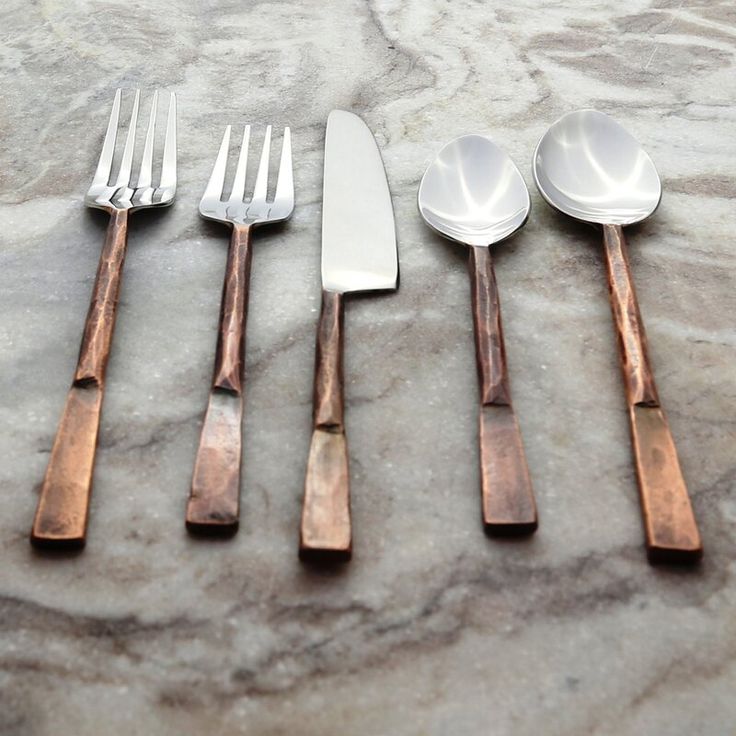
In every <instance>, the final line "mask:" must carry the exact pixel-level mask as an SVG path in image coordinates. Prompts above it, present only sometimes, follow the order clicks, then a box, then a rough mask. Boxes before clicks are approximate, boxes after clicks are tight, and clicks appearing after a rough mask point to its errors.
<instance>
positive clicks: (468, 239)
mask: <svg viewBox="0 0 736 736" xmlns="http://www.w3.org/2000/svg"><path fill="white" fill-rule="evenodd" d="M418 203H419V211H420V213H421V215H422V217H423V218H424V220H425V221H426V222H427V224H428V225H429V226H430V227H431V228H432V229H434V230H436V231H437V232H439V233H440V234H441V235H444V236H445V237H447V238H450V239H451V240H456V241H458V242H460V243H465V244H466V245H490V244H492V243H497V242H499V241H500V240H503V239H504V238H508V237H509V236H510V235H512V234H513V233H514V232H516V231H517V230H518V229H519V228H520V227H521V226H522V225H523V224H524V223H525V222H526V220H527V218H528V217H529V208H530V200H529V192H528V190H527V188H526V184H525V183H524V180H523V178H522V176H521V174H520V173H519V170H518V169H517V168H516V165H515V164H514V162H513V161H512V160H511V159H510V158H509V157H508V156H507V155H506V153H504V151H502V150H501V149H500V148H499V147H498V146H497V145H496V144H495V143H494V142H493V141H492V140H491V139H490V138H487V137H486V136H483V135H476V134H473V135H464V136H462V137H461V138H456V139H455V140H454V141H451V142H450V143H448V144H447V145H446V146H445V147H444V148H443V149H442V150H441V151H440V152H439V153H438V154H437V158H435V160H434V161H433V162H432V163H431V164H430V166H429V168H428V169H427V170H426V172H425V173H424V176H423V177H422V182H421V184H420V185H419V199H418Z"/></svg>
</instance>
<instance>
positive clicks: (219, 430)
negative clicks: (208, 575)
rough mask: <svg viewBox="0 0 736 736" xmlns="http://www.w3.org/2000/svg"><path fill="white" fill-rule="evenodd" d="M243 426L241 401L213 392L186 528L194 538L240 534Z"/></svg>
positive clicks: (198, 451) (206, 416) (200, 446)
mask: <svg viewBox="0 0 736 736" xmlns="http://www.w3.org/2000/svg"><path fill="white" fill-rule="evenodd" d="M242 422H243V399H242V397H241V396H235V395H233V394H231V393H228V392H226V391H219V390H214V391H213V392H212V393H211V394H210V400H209V404H208V406H207V413H206V415H205V418H204V424H203V425H202V434H201V436H200V440H199V448H198V450H197V459H196V461H195V464H194V475H193V477H192V489H191V492H190V494H189V501H188V502H187V513H186V527H187V530H188V531H189V532H190V533H192V534H197V535H204V536H229V535H232V534H235V532H237V530H238V523H239V517H240V466H241V462H240V458H241V452H242Z"/></svg>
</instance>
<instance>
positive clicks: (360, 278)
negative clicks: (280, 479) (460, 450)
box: [299, 110, 399, 561]
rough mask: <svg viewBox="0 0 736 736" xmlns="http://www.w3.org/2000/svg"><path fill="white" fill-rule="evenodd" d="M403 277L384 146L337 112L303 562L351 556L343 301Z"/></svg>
mask: <svg viewBox="0 0 736 736" xmlns="http://www.w3.org/2000/svg"><path fill="white" fill-rule="evenodd" d="M398 277H399V263H398V252H397V248H396V229H395V226H394V214H393V208H392V206H391V193H390V192H389V188H388V182H387V180H386V172H385V170H384V166H383V161H382V159H381V154H380V152H379V150H378V146H377V144H376V141H375V139H374V137H373V134H372V133H371V131H370V130H369V128H368V126H367V125H366V124H365V123H364V122H363V121H362V120H361V118H359V117H358V116H357V115H354V114H353V113H350V112H345V111H343V110H333V111H332V112H331V113H330V115H329V117H328V118H327V133H326V138H325V164H324V185H323V205H322V309H321V311H320V317H319V324H318V328H317V350H316V367H315V378H314V407H313V431H312V441H311V445H310V449H309V458H308V460H307V473H306V480H305V484H304V505H303V508H302V519H301V526H300V542H299V556H300V557H301V558H302V559H323V560H328V561H330V560H334V561H346V560H349V559H350V557H351V554H352V530H351V521H350V475H349V467H348V450H347V440H346V437H345V423H344V413H345V406H344V396H343V314H344V303H343V302H344V296H345V294H349V293H354V292H369V291H370V292H372V291H384V290H392V291H393V290H396V288H397V286H398Z"/></svg>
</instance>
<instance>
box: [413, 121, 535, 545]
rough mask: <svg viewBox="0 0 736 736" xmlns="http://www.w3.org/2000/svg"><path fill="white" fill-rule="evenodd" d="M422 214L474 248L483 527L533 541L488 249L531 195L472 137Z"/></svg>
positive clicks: (514, 222) (458, 146) (428, 176)
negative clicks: (529, 536) (522, 536)
mask: <svg viewBox="0 0 736 736" xmlns="http://www.w3.org/2000/svg"><path fill="white" fill-rule="evenodd" d="M418 204H419V212H420V213H421V215H422V217H423V218H424V220H425V222H426V223H427V224H428V225H429V226H430V227H431V228H432V229H433V230H435V231H437V232H438V233H439V234H440V235H443V236H445V237H446V238H449V239H450V240H454V241H456V242H458V243H462V244H463V245H467V246H469V247H468V250H469V264H468V265H469V269H470V282H471V296H472V303H473V323H474V328H475V351H476V359H477V365H478V380H479V383H480V392H481V412H480V467H481V496H482V505H483V524H484V527H485V530H486V531H487V532H488V533H489V534H495V535H518V534H529V533H531V532H533V531H534V530H535V529H536V528H537V508H536V504H535V502H534V493H533V491H532V484H531V480H530V478H529V470H528V468H527V463H526V458H525V456H524V448H523V444H522V440H521V433H520V431H519V424H518V422H517V420H516V415H515V414H514V410H513V407H512V405H511V391H510V388H509V377H508V369H507V366H506V351H505V348H504V342H503V330H502V327H501V311H500V305H499V300H498V290H497V288H496V277H495V274H494V271H493V261H492V260H491V253H490V248H489V246H490V245H492V244H494V243H498V242H499V241H501V240H504V239H506V238H508V237H510V236H511V235H513V234H514V233H515V232H516V231H517V230H518V229H519V228H520V227H522V225H524V223H525V222H526V220H527V218H528V216H529V208H530V200H529V192H528V190H527V188H526V184H524V180H523V179H522V177H521V174H520V173H519V170H518V169H517V168H516V166H515V165H514V163H513V161H512V160H511V159H510V158H509V157H508V156H507V155H506V154H505V153H504V152H503V151H502V150H501V149H500V148H499V147H498V146H497V145H496V144H495V143H493V141H491V140H490V139H489V138H487V137H485V136H482V135H465V136H462V137H460V138H456V139H455V140H454V141H451V142H450V143H448V144H447V145H446V146H445V147H444V148H443V149H442V150H441V151H440V152H439V154H437V157H436V159H435V160H434V162H433V163H432V164H430V166H429V168H427V171H426V172H425V174H424V176H423V178H422V182H421V184H420V185H419V197H418Z"/></svg>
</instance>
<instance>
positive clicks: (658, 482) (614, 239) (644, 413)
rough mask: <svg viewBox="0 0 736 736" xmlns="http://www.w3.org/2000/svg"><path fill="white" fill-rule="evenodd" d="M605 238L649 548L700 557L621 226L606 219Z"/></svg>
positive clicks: (665, 556)
mask: <svg viewBox="0 0 736 736" xmlns="http://www.w3.org/2000/svg"><path fill="white" fill-rule="evenodd" d="M603 242H604V248H605V253H606V268H607V272H608V288H609V292H610V296H611V309H612V312H613V319H614V322H615V325H616V332H617V335H618V343H619V349H620V356H621V369H622V374H623V379H624V387H625V391H626V399H627V402H628V406H629V422H630V425H631V438H632V445H633V450H634V457H635V462H636V472H637V478H638V481H639V496H640V499H641V506H642V513H643V517H644V530H645V534H646V546H647V554H648V556H649V559H650V560H651V561H653V562H658V561H668V562H691V561H695V560H697V559H699V558H700V557H701V555H702V553H703V547H702V543H701V541H700V534H699V532H698V526H697V523H696V521H695V516H694V514H693V509H692V506H691V504H690V498H689V496H688V492H687V487H686V486H685V481H684V479H683V476H682V471H681V470H680V463H679V461H678V458H677V450H676V449H675V443H674V441H673V439H672V434H671V432H670V429H669V426H668V424H667V419H666V417H665V415H664V412H663V411H662V408H661V406H660V403H659V396H658V395H657V389H656V387H655V384H654V373H653V372H652V368H651V364H650V362H649V356H648V355H647V339H646V334H645V332H644V323H643V322H642V319H641V314H640V312H639V305H638V303H637V300H636V292H635V291H634V284H633V281H632V279H631V268H630V266H629V259H628V256H627V253H626V240H625V238H624V233H623V229H622V228H621V226H620V225H604V226H603Z"/></svg>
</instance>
